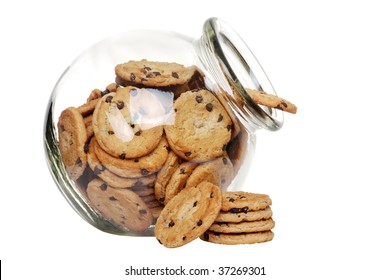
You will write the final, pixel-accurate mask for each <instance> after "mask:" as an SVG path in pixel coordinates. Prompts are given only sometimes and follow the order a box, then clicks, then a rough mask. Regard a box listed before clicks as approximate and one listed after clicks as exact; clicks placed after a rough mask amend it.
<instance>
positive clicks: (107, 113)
mask: <svg viewBox="0 0 389 280" xmlns="http://www.w3.org/2000/svg"><path fill="white" fill-rule="evenodd" d="M137 91H138V89H137V88H134V87H125V88H118V89H117V91H116V92H111V93H109V94H107V95H105V96H104V97H102V98H101V99H99V102H98V103H97V105H96V108H95V111H94V113H93V131H94V134H95V137H96V139H97V141H98V143H99V145H100V147H102V148H103V149H104V150H105V151H106V152H107V153H109V154H110V155H112V156H114V157H117V158H121V159H129V158H138V157H142V156H144V155H147V154H148V153H150V152H151V151H153V150H154V149H155V148H156V147H157V145H158V143H159V142H160V140H161V137H162V133H163V127H162V126H161V125H156V126H153V124H150V125H149V127H150V126H151V128H149V127H147V129H142V127H141V126H139V125H135V124H134V121H135V120H133V118H134V114H135V113H137V112H131V111H130V102H131V94H136V93H137Z"/></svg>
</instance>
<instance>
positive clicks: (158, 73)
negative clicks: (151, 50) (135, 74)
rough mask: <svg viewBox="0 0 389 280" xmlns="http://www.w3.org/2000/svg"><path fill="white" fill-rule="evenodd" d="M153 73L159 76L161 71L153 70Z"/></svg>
mask: <svg viewBox="0 0 389 280" xmlns="http://www.w3.org/2000/svg"><path fill="white" fill-rule="evenodd" d="M153 74H154V75H155V76H161V73H160V72H158V71H154V72H153Z"/></svg>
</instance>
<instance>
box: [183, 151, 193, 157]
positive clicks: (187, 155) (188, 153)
mask: <svg viewBox="0 0 389 280" xmlns="http://www.w3.org/2000/svg"><path fill="white" fill-rule="evenodd" d="M191 154H192V153H191V152H185V153H184V155H185V156H186V157H190V155H191Z"/></svg>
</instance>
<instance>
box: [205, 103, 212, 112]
mask: <svg viewBox="0 0 389 280" xmlns="http://www.w3.org/2000/svg"><path fill="white" fill-rule="evenodd" d="M205 109H207V111H208V112H211V111H212V109H213V105H212V103H207V105H205Z"/></svg>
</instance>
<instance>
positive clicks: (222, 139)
mask: <svg viewBox="0 0 389 280" xmlns="http://www.w3.org/2000/svg"><path fill="white" fill-rule="evenodd" d="M174 110H175V111H176V120H175V124H174V125H165V132H166V137H167V139H168V142H169V145H170V147H171V149H172V150H173V151H174V152H175V153H176V154H178V155H179V156H180V157H182V158H184V159H186V160H188V161H194V162H204V161H208V160H211V159H214V158H217V157H220V156H222V155H223V154H224V152H225V150H226V148H227V144H228V142H229V141H230V139H231V129H232V122H231V118H230V117H229V115H228V114H227V112H226V110H225V109H224V107H223V106H222V105H221V103H220V102H219V101H218V99H217V98H216V97H215V96H214V95H213V94H212V93H211V92H210V91H208V90H199V91H187V92H184V93H182V94H181V95H180V96H179V97H178V98H177V100H176V101H175V103H174Z"/></svg>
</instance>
